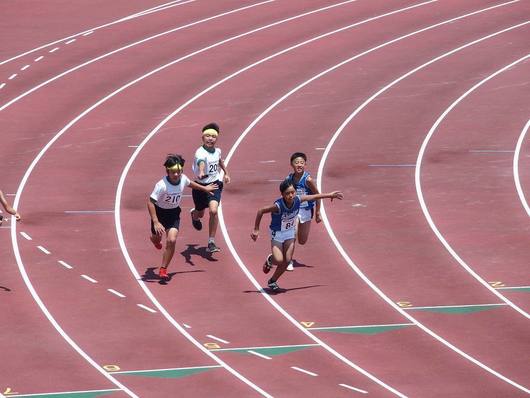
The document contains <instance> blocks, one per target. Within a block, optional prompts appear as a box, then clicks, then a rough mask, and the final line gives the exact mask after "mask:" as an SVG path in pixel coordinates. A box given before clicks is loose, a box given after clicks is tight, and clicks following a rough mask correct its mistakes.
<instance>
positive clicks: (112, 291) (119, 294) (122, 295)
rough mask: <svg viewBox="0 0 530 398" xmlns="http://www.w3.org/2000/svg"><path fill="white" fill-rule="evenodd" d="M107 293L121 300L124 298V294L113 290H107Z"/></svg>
mask: <svg viewBox="0 0 530 398" xmlns="http://www.w3.org/2000/svg"><path fill="white" fill-rule="evenodd" d="M107 291H108V292H110V293H112V294H114V295H116V296H118V297H121V298H124V297H125V295H124V294H121V293H120V292H117V291H116V290H114V289H107Z"/></svg>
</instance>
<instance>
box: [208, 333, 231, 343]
mask: <svg viewBox="0 0 530 398" xmlns="http://www.w3.org/2000/svg"><path fill="white" fill-rule="evenodd" d="M206 337H209V338H211V339H212V340H216V341H219V342H221V343H224V344H230V342H229V341H226V340H223V339H220V338H219V337H215V336H212V335H211V334H207V335H206Z"/></svg>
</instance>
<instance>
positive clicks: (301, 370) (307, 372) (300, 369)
mask: <svg viewBox="0 0 530 398" xmlns="http://www.w3.org/2000/svg"><path fill="white" fill-rule="evenodd" d="M291 369H294V370H296V371H298V372H301V373H305V374H306V375H309V376H313V377H315V376H318V374H316V373H313V372H310V371H309V370H305V369H302V368H299V367H297V366H291Z"/></svg>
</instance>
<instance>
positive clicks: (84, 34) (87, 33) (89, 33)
mask: <svg viewBox="0 0 530 398" xmlns="http://www.w3.org/2000/svg"><path fill="white" fill-rule="evenodd" d="M92 33H94V31H93V30H91V31H90V32H86V33H83V36H89V35H91V34H92Z"/></svg>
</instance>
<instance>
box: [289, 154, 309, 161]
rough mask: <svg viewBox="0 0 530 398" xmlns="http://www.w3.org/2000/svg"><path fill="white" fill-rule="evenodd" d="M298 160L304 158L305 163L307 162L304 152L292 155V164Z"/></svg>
mask: <svg viewBox="0 0 530 398" xmlns="http://www.w3.org/2000/svg"><path fill="white" fill-rule="evenodd" d="M296 158H302V159H304V162H307V156H306V155H305V153H303V152H295V153H293V154H292V155H291V163H293V160H295V159H296Z"/></svg>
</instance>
